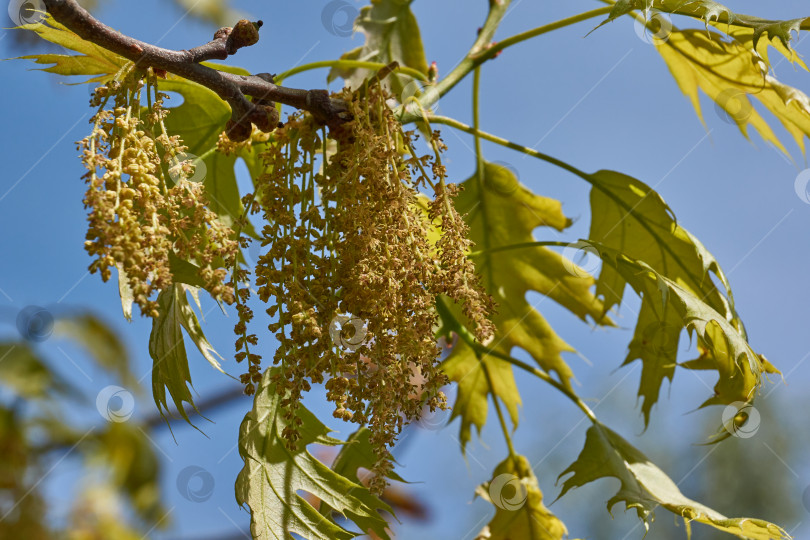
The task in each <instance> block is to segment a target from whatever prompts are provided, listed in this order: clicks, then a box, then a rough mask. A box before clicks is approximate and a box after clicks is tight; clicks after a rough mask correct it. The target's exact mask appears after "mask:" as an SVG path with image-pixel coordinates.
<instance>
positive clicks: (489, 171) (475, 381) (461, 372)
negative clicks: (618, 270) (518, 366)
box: [444, 163, 610, 446]
mask: <svg viewBox="0 0 810 540" xmlns="http://www.w3.org/2000/svg"><path fill="white" fill-rule="evenodd" d="M481 176H482V178H480V179H479V177H478V175H473V176H472V177H471V178H469V179H468V180H467V181H465V182H464V183H463V184H462V186H463V188H464V189H463V191H462V192H461V193H460V194H459V196H458V197H457V199H456V207H457V208H458V211H459V213H460V214H462V215H465V214H466V215H465V220H466V222H467V223H468V225H469V226H470V239H471V240H472V241H473V243H474V249H476V250H478V251H477V252H476V253H474V254H473V255H474V261H475V264H476V271H477V272H478V274H479V275H480V276H481V278H482V283H483V284H484V287H485V288H486V290H487V292H488V293H489V294H490V295H492V296H493V298H494V299H495V301H496V303H497V313H496V314H495V315H494V316H493V317H492V321H493V322H494V323H495V326H496V334H495V337H494V339H493V340H492V342H491V343H490V344H488V346H489V347H490V348H492V349H494V350H496V351H499V352H502V353H504V354H510V351H511V350H512V348H513V347H520V348H522V349H524V350H526V351H527V352H528V353H529V354H530V355H531V356H532V358H534V360H535V361H536V362H537V364H538V365H539V366H540V367H541V368H543V369H544V370H545V371H547V372H551V371H554V372H556V373H557V376H558V377H559V379H560V381H561V382H562V383H563V384H564V385H566V386H567V387H570V379H571V378H572V377H573V373H572V371H571V369H570V368H569V367H568V365H567V364H566V363H565V361H563V359H562V356H561V353H563V352H570V351H573V350H574V349H573V348H572V347H571V346H570V345H568V344H567V343H566V342H565V341H563V340H562V339H561V338H560V337H559V336H558V335H557V334H556V333H555V332H554V330H553V329H552V328H551V326H550V325H549V324H548V322H547V321H546V320H545V319H544V318H543V316H542V315H540V313H539V312H538V311H537V310H536V309H535V306H533V305H531V304H530V303H529V302H528V301H527V300H526V295H527V293H528V292H529V291H536V292H539V293H540V294H542V295H544V296H547V297H550V298H552V299H553V300H555V301H557V302H558V303H560V304H561V305H562V306H564V307H566V308H567V309H569V310H570V311H571V312H572V313H574V314H575V315H577V316H578V317H579V318H580V319H582V320H585V319H586V317H587V316H588V315H590V316H591V317H592V318H593V319H594V320H596V321H600V322H601V323H603V324H610V321H609V319H607V318H606V317H603V315H604V309H603V306H602V303H601V302H600V301H599V300H597V299H596V298H595V297H594V296H593V294H592V293H591V292H590V288H591V286H592V285H593V283H594V280H593V278H592V277H591V276H589V275H587V274H585V273H584V272H583V273H579V272H575V273H572V272H570V271H569V267H568V266H566V265H567V263H568V261H567V260H565V259H564V258H563V257H562V256H561V255H560V254H559V253H556V252H554V251H552V250H550V249H548V248H545V247H537V246H531V245H526V246H521V245H522V244H531V243H532V242H533V241H534V236H533V231H534V230H535V229H536V228H537V227H541V226H547V227H553V228H554V229H556V230H563V229H564V228H566V227H568V226H569V225H570V223H571V222H570V220H569V219H568V218H567V217H565V216H564V215H563V213H562V208H561V204H560V203H559V201H556V200H553V199H549V198H546V197H541V196H539V195H535V194H534V193H532V192H531V191H529V190H528V189H527V188H525V187H524V186H522V185H521V184H520V183H519V182H518V180H517V178H516V177H515V175H514V173H512V171H510V170H509V169H508V168H506V167H504V166H502V165H497V164H494V163H485V164H484V169H483V171H482V175H481ZM454 309H455V308H454ZM455 311H458V310H455ZM458 316H459V317H461V315H460V314H459V315H458ZM481 361H482V362H484V364H485V365H486V366H487V369H488V370H489V373H490V375H491V377H492V379H493V384H494V386H495V388H493V389H492V391H493V392H494V395H495V396H498V397H499V398H500V399H501V400H503V402H504V404H505V405H506V408H507V410H508V411H509V414H510V416H511V417H512V421H513V422H517V407H518V405H519V404H520V397H519V395H518V392H517V388H516V387H515V382H514V378H513V375H512V368H511V366H510V365H508V364H506V363H505V362H503V361H501V360H498V359H496V358H492V357H486V356H485V357H484V358H483V359H482V360H481ZM444 370H445V372H446V373H447V374H448V376H449V377H450V378H451V379H452V380H454V381H456V382H457V383H458V397H457V400H456V403H455V405H454V407H453V416H452V418H455V417H456V416H460V417H461V418H462V423H461V436H460V438H461V442H462V446H463V445H465V444H466V443H467V442H468V441H469V440H470V427H471V426H472V425H475V426H476V427H477V428H478V430H479V431H480V430H481V428H482V427H483V425H484V423H485V422H486V417H487V409H488V405H487V399H486V397H487V394H488V393H489V392H490V389H489V387H488V384H487V380H486V377H485V374H484V372H483V370H482V368H481V362H479V360H478V358H476V355H475V353H474V352H473V351H472V350H471V349H470V348H469V347H468V346H467V345H466V344H465V343H463V342H459V343H458V344H457V345H456V346H455V347H454V349H453V352H452V353H451V355H450V357H449V358H448V359H447V360H446V361H445V363H444Z"/></svg>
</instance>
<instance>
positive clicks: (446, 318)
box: [436, 297, 598, 425]
mask: <svg viewBox="0 0 810 540" xmlns="http://www.w3.org/2000/svg"><path fill="white" fill-rule="evenodd" d="M436 311H437V312H438V313H439V317H440V318H441V320H442V323H444V326H445V327H446V328H445V329H446V330H451V331H453V332H455V333H456V334H458V337H459V339H461V340H462V341H464V343H466V344H467V346H468V347H470V348H471V349H472V350H473V352H474V353H475V355H476V357H477V358H478V359H479V361H481V366H482V368H483V369H484V374H485V375H486V377H487V382H488V383H489V387H490V388H492V380H491V379H490V376H489V371H488V370H486V364H484V362H483V361H482V356H484V355H490V356H494V357H495V358H499V359H501V360H504V361H506V362H509V363H510V364H512V365H513V366H516V367H519V368H520V369H522V370H524V371H527V372H529V373H531V374H532V375H534V376H536V377H537V378H538V379H541V380H543V381H545V382H547V383H548V384H550V385H551V386H553V387H554V388H556V389H557V390H559V391H560V392H562V393H563V394H565V396H566V397H567V398H568V399H570V400H571V401H573V402H574V404H575V405H576V406H577V407H579V409H580V410H581V411H582V412H583V413H585V416H587V417H588V419H589V420H590V421H591V422H594V423H598V420H597V418H596V415H595V414H594V412H593V411H592V410H591V409H590V407H588V406H587V405H586V404H585V402H584V401H582V398H580V397H579V396H578V395H577V394H576V393H575V392H574V391H573V390H571V389H570V388H568V387H566V386H565V385H564V384H562V383H561V382H559V381H557V380H555V379H554V378H553V377H552V376H551V375H549V374H548V373H546V372H545V371H543V370H541V369H539V368H536V367H534V366H531V365H529V364H527V363H526V362H524V361H522V360H518V359H517V358H514V357H512V356H510V355H508V354H506V353H502V352H500V351H496V350H494V349H490V348H489V347H487V346H485V345H482V344H481V343H479V342H478V341H477V340H476V339H475V336H474V335H473V334H472V332H470V331H469V330H468V329H467V327H466V326H464V325H463V324H462V323H461V321H459V320H458V319H457V318H456V317H455V315H453V312H452V311H450V308H449V306H448V305H447V303H446V301H445V300H444V299H443V298H442V297H437V298H436ZM493 398H494V396H493ZM496 406H497V404H496ZM499 414H500V413H499ZM504 425H505V422H504Z"/></svg>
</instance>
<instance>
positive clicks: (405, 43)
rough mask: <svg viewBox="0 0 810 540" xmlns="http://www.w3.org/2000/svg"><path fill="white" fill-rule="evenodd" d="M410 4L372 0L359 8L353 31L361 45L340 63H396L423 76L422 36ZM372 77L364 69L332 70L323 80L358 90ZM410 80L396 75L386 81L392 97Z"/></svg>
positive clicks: (407, 1) (396, 0)
mask: <svg viewBox="0 0 810 540" xmlns="http://www.w3.org/2000/svg"><path fill="white" fill-rule="evenodd" d="M410 4H411V1H410V0H375V1H374V2H372V5H371V6H366V7H364V8H362V9H361V10H360V14H359V15H358V17H357V20H356V21H355V23H354V26H355V29H356V30H357V31H359V32H362V33H363V34H365V36H366V41H365V44H364V45H363V46H362V47H360V48H358V49H353V50H351V51H349V52H347V53H345V54H344V55H343V56H341V59H342V60H363V61H367V62H380V63H383V64H389V63H391V62H399V64H400V65H401V66H407V67H409V68H413V69H415V70H417V71H419V72H421V73H425V74H427V72H428V65H427V60H426V59H425V51H424V48H423V47H422V36H421V34H420V32H419V24H418V23H417V21H416V17H415V16H414V14H413V12H411V7H410ZM372 75H374V73H373V72H372V71H370V70H367V69H360V68H355V69H338V68H333V69H332V70H331V71H330V72H329V76H328V79H327V80H329V81H332V80H334V79H336V78H337V77H342V78H343V79H345V81H346V85H347V86H349V87H351V88H359V87H360V85H361V84H362V83H363V80H364V79H366V78H368V77H370V76H372ZM410 80H411V79H410V77H407V76H405V75H398V74H396V73H394V74H392V75H391V76H390V77H389V78H388V79H386V81H387V82H388V83H389V84H390V85H391V90H392V92H393V93H394V95H395V96H401V95H402V91H403V89H404V88H405V85H407V84H408V83H409V82H410Z"/></svg>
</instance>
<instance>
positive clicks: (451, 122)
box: [428, 114, 595, 184]
mask: <svg viewBox="0 0 810 540" xmlns="http://www.w3.org/2000/svg"><path fill="white" fill-rule="evenodd" d="M428 120H430V121H431V122H435V123H436V124H444V125H446V126H450V127H453V128H456V129H458V130H459V131H464V132H465V133H469V134H470V135H473V136H475V137H476V140H477V138H478V137H480V138H482V139H484V140H486V141H490V142H493V143H495V144H499V145H501V146H505V147H506V148H511V149H512V150H517V151H518V152H523V153H524V154H526V155H528V156H532V157H534V158H537V159H540V160H542V161H545V162H547V163H551V164H552V165H555V166H557V167H560V168H561V169H564V170H566V171H568V172H570V173H571V174H575V175H576V176H579V177H580V178H582V179H583V180H585V181H586V182H588V183H589V184H594V183H595V182H594V181H593V178H591V175H589V174H588V173H586V172H585V171H582V170H580V169H577V168H576V167H574V166H573V165H569V164H568V163H566V162H564V161H560V160H559V159H557V158H555V157H552V156H550V155H548V154H544V153H542V152H538V151H537V150H535V149H533V148H529V147H528V146H523V145H520V144H517V143H514V142H512V141H510V140H508V139H504V138H503V137H498V136H497V135H493V134H491V133H487V132H486V131H481V130H480V129H477V128H476V127H473V126H468V125H467V124H464V123H462V122H459V121H458V120H456V119H454V118H449V117H447V116H439V115H433V114H432V115H430V116H428Z"/></svg>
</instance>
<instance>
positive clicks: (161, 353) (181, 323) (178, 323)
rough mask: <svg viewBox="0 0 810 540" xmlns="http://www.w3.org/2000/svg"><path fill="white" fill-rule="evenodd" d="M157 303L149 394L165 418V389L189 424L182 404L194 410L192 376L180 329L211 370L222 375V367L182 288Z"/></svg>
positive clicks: (175, 288)
mask: <svg viewBox="0 0 810 540" xmlns="http://www.w3.org/2000/svg"><path fill="white" fill-rule="evenodd" d="M157 301H158V311H159V316H158V317H157V318H155V319H154V320H153V321H152V333H151V335H150V336H149V355H150V356H151V357H152V394H153V395H154V398H155V404H157V406H158V411H159V412H160V414H161V416H163V417H164V418H165V414H164V411H165V412H169V408H168V402H167V401H166V389H168V390H169V395H170V396H171V398H172V401H173V402H174V405H175V407H176V408H177V411H178V412H179V413H180V415H181V416H182V417H183V419H185V420H186V421H187V422H189V423H191V421H190V420H189V418H188V414H187V413H186V411H185V408H184V407H183V402H184V401H185V402H187V403H188V404H190V405H191V406H192V407H193V408H194V409H195V410H196V407H195V405H194V401H193V399H192V396H191V392H190V391H189V386H188V385H190V384H191V374H190V373H189V369H188V357H187V356H186V347H185V344H184V342H183V331H182V329H183V328H184V329H185V330H186V332H187V333H188V335H189V337H190V338H191V339H192V341H193V342H194V344H195V345H196V346H197V348H198V349H199V351H200V353H201V354H202V355H203V357H205V359H206V360H207V361H208V362H209V363H210V364H211V365H212V366H213V367H214V368H216V369H217V370H219V371H222V366H221V365H220V363H219V361H218V360H217V358H216V356H219V355H218V354H217V353H216V351H214V348H213V347H212V346H211V344H210V343H209V342H208V340H207V339H206V338H205V336H204V335H203V333H202V329H201V327H200V323H199V321H198V320H197V316H196V315H195V314H194V311H193V310H192V309H191V306H190V305H189V304H188V299H187V298H186V290H185V286H184V285H178V284H175V285H172V286H171V287H169V288H168V289H166V290H165V291H162V292H161V293H160V294H159V295H158V299H157ZM214 355H216V356H214ZM220 358H221V357H220ZM222 372H223V373H224V371H222Z"/></svg>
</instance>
